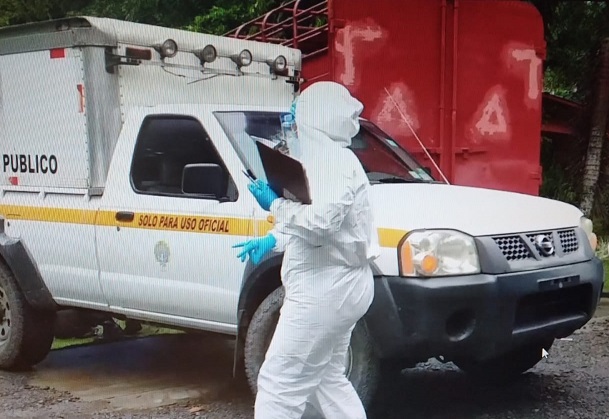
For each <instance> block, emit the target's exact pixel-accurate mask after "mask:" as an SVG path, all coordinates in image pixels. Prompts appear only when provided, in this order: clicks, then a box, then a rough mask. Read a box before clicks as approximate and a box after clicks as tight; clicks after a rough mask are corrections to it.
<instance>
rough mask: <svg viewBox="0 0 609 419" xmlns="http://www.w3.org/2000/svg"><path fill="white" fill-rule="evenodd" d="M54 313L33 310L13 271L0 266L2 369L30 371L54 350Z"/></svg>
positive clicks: (0, 352)
mask: <svg viewBox="0 0 609 419" xmlns="http://www.w3.org/2000/svg"><path fill="white" fill-rule="evenodd" d="M54 322H55V313H54V312H49V311H46V312H43V311H37V310H34V309H33V308H32V307H31V306H30V305H29V304H28V303H27V301H26V300H25V297H24V296H23V293H22V292H21V290H20V289H19V287H18V286H17V282H16V280H15V277H14V275H13V274H12V272H11V271H10V270H9V269H8V268H7V267H6V265H4V264H2V263H0V369H3V370H9V371H20V370H27V369H29V368H30V367H32V366H33V365H36V364H38V363H39V362H41V361H42V360H44V358H46V356H47V355H48V353H49V351H50V350H51V345H52V344H53V339H54V333H53V325H54Z"/></svg>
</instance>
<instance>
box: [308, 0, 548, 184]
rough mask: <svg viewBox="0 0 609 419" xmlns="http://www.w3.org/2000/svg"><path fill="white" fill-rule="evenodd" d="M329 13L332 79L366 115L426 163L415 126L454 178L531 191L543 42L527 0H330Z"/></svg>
mask: <svg viewBox="0 0 609 419" xmlns="http://www.w3.org/2000/svg"><path fill="white" fill-rule="evenodd" d="M329 16H330V28H331V30H330V37H329V39H330V48H329V56H327V59H328V60H330V62H331V66H332V72H331V76H332V79H333V80H335V81H338V82H341V83H343V84H344V85H345V86H347V87H348V88H349V89H350V90H351V92H352V93H353V94H354V95H356V96H357V97H359V98H360V99H361V100H362V102H363V103H364V104H365V111H364V116H365V117H367V118H370V119H371V120H372V121H374V122H375V123H377V124H378V125H379V126H380V127H381V128H383V129H384V130H385V131H387V132H388V133H389V134H391V135H392V136H394V137H395V138H396V139H397V140H398V141H399V142H400V143H401V144H402V145H404V146H405V147H407V148H408V149H409V150H410V151H412V152H413V153H414V154H416V155H417V157H419V158H420V159H421V160H422V161H423V163H424V164H427V165H429V166H430V167H431V166H432V165H431V164H430V162H427V163H425V160H426V156H425V154H424V153H423V152H422V150H421V147H420V146H419V144H418V142H417V141H416V139H415V135H414V133H416V134H417V135H418V136H419V138H420V139H421V140H422V142H423V143H424V144H425V146H426V147H427V149H428V151H429V152H430V153H431V155H432V156H433V157H434V159H435V160H436V162H437V163H438V164H439V166H440V168H441V169H442V171H443V172H444V174H445V175H446V176H447V178H448V179H449V180H450V181H451V182H452V183H455V184H460V185H470V186H481V187H487V188H494V189H503V190H510V191H517V192H523V193H528V194H537V193H538V190H539V183H540V177H541V173H540V166H539V153H540V131H541V88H542V78H541V74H542V60H543V57H544V51H545V43H544V39H543V23H542V20H541V17H540V15H539V13H538V12H537V11H536V9H535V8H534V7H533V6H531V5H529V4H527V3H524V2H519V1H501V0H489V1H480V0H462V1H458V0H454V1H448V2H447V1H442V0H408V1H402V2H399V3H396V2H394V1H389V0H385V1H382V0H379V1H375V2H370V1H365V0H330V2H329ZM304 75H305V77H307V64H306V62H305V66H304ZM309 75H310V74H309ZM385 89H387V90H388V91H389V92H390V94H391V96H392V97H393V99H394V100H395V101H396V102H397V103H398V104H399V105H400V107H401V109H402V110H403V112H404V114H405V115H406V120H407V121H408V122H405V121H404V120H403V118H401V116H400V113H399V112H398V111H397V110H396V109H395V108H394V105H393V103H392V101H391V100H390V99H389V97H388V95H387V94H386V92H385ZM409 125H410V126H409Z"/></svg>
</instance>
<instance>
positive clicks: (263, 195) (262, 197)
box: [247, 179, 279, 211]
mask: <svg viewBox="0 0 609 419" xmlns="http://www.w3.org/2000/svg"><path fill="white" fill-rule="evenodd" d="M247 188H248V189H249V190H250V192H251V193H252V195H254V198H256V201H258V205H260V206H261V207H262V209H263V210H265V211H268V210H269V209H270V208H271V205H272V204H273V201H274V200H276V199H277V198H279V197H278V196H277V194H276V193H275V191H273V190H272V189H271V187H270V186H269V184H268V183H266V182H265V181H263V180H260V179H258V180H257V181H256V182H254V183H250V184H249V185H248V186H247Z"/></svg>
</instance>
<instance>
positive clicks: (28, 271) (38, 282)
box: [0, 219, 57, 310]
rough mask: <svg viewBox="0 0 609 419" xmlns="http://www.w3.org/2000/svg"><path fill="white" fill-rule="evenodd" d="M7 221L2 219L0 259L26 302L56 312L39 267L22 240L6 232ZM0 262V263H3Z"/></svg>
mask: <svg viewBox="0 0 609 419" xmlns="http://www.w3.org/2000/svg"><path fill="white" fill-rule="evenodd" d="M4 222H5V220H2V219H0V257H1V258H2V261H3V262H4V263H6V265H8V267H9V269H10V270H11V271H12V272H13V274H14V275H15V278H16V279H17V283H18V285H19V288H20V289H21V291H22V292H23V295H24V296H25V299H26V301H27V302H28V303H29V304H30V305H31V306H32V307H33V308H36V309H39V310H56V309H57V305H56V303H55V301H54V300H53V297H52V296H51V292H50V291H49V289H48V288H47V287H46V285H45V284H44V281H43V280H42V276H41V275H40V272H39V271H38V267H37V266H36V263H35V262H34V259H33V258H32V257H31V255H30V253H29V252H28V250H27V248H26V247H25V245H24V244H23V242H21V240H17V239H13V238H10V237H8V236H7V235H6V233H5V232H4ZM2 261H0V262H2Z"/></svg>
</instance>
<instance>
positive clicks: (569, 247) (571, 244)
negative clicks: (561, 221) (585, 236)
mask: <svg viewBox="0 0 609 419" xmlns="http://www.w3.org/2000/svg"><path fill="white" fill-rule="evenodd" d="M558 237H560V245H561V246H562V251H563V252H565V253H573V252H577V249H579V243H578V242H577V236H576V235H575V230H561V231H559V232H558Z"/></svg>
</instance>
